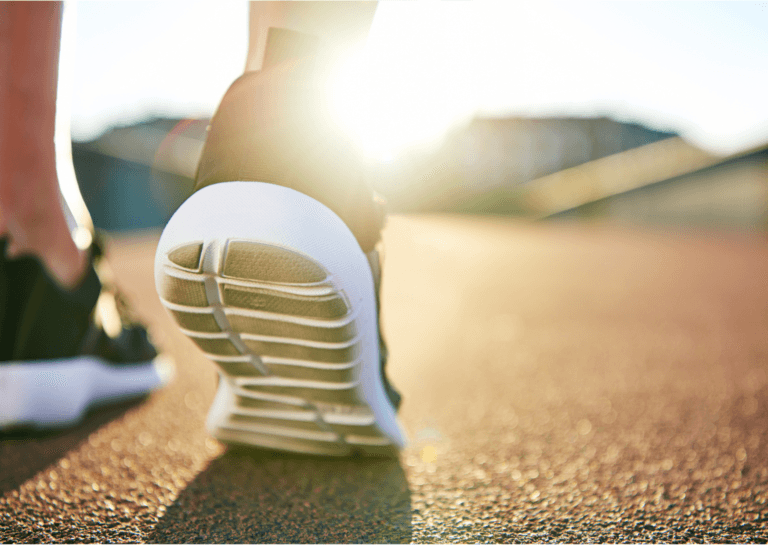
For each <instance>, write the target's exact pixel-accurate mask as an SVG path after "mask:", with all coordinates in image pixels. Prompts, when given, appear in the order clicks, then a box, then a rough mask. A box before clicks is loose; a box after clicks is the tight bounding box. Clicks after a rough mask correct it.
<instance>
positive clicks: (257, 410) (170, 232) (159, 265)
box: [155, 182, 405, 456]
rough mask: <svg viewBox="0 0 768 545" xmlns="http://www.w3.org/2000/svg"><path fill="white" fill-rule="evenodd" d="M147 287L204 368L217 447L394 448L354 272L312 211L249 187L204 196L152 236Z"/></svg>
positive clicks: (371, 322) (370, 297) (369, 307)
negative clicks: (210, 372)
mask: <svg viewBox="0 0 768 545" xmlns="http://www.w3.org/2000/svg"><path fill="white" fill-rule="evenodd" d="M155 282H156V286H157V290H158V294H159V296H160V299H161V301H162V303H163V305H164V306H165V307H166V309H167V310H168V311H169V312H170V314H171V316H172V317H173V318H174V319H175V321H176V322H177V324H178V325H179V327H180V328H181V330H182V332H183V333H184V334H186V335H187V336H188V337H189V338H190V339H191V340H192V341H193V342H194V343H195V344H197V345H198V346H199V347H200V349H201V350H202V351H203V352H204V353H205V354H206V356H207V357H208V358H209V359H211V360H212V361H213V362H214V363H216V364H217V365H218V368H219V376H220V380H219V387H218V391H217V393H216V397H215V399H214V402H213V405H212V407H211V409H210V412H209V414H208V419H207V426H208V429H209V431H210V433H211V434H212V435H213V436H214V437H216V438H217V439H219V440H221V441H224V442H228V443H239V444H247V445H252V446H257V447H262V448H268V449H276V450H286V451H293V452H301V453H306V454H322V455H337V456H345V455H350V454H354V453H363V454H385V455H391V454H393V453H396V452H397V449H398V448H399V447H401V446H403V444H404V443H405V437H404V434H403V432H402V428H401V426H400V424H399V422H398V420H397V416H396V414H395V409H394V407H392V404H391V403H390V401H389V399H388V398H387V395H386V393H385V391H384V386H383V383H382V380H381V375H380V363H379V348H378V326H377V311H376V299H375V293H374V285H373V278H372V275H371V271H370V267H369V264H368V261H367V259H366V257H365V255H364V254H363V252H362V250H361V249H360V247H359V245H358V244H357V241H356V240H355V237H354V236H353V235H352V233H351V232H350V231H349V229H348V228H347V226H346V225H345V224H344V223H343V221H342V220H341V219H340V218H339V217H338V216H336V215H335V214H334V213H333V212H332V211H331V210H330V209H328V208H327V207H325V206H324V205H322V204H321V203H319V202H317V201H315V200H314V199H312V198H310V197H308V196H306V195H304V194H302V193H299V192H297V191H294V190H292V189H288V188H285V187H280V186H276V185H272V184H267V183H260V182H226V183H220V184H215V185H211V186H208V187H205V188H203V189H201V190H200V191H198V192H196V193H195V194H193V195H192V196H191V197H190V198H189V199H188V200H187V201H186V202H185V203H184V204H183V205H182V206H181V207H180V208H179V209H178V210H177V211H176V213H175V214H174V215H173V217H172V218H171V220H170V221H169V222H168V225H167V226H166V228H165V229H164V231H163V234H162V236H161V238H160V241H159V244H158V249H157V254H156V258H155Z"/></svg>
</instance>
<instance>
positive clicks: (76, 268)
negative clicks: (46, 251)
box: [44, 242, 90, 291]
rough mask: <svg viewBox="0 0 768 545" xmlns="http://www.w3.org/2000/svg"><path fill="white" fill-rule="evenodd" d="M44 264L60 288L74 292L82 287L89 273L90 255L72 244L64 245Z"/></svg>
mask: <svg viewBox="0 0 768 545" xmlns="http://www.w3.org/2000/svg"><path fill="white" fill-rule="evenodd" d="M44 262H45V266H46V268H47V269H48V273H49V274H50V276H51V277H52V278H53V279H54V280H55V281H56V283H57V284H58V285H59V287H60V288H61V289H62V290H65V291H73V290H75V289H77V288H78V286H80V284H81V283H82V281H83V279H84V278H85V276H86V273H87V272H88V267H89V265H90V254H89V252H88V251H86V250H81V249H80V248H78V247H77V246H76V245H75V243H74V242H72V243H71V244H65V245H62V247H61V248H60V249H59V251H57V252H56V253H55V254H52V255H51V256H49V257H47V258H46V259H45V260H44Z"/></svg>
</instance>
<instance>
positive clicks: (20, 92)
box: [0, 2, 168, 430]
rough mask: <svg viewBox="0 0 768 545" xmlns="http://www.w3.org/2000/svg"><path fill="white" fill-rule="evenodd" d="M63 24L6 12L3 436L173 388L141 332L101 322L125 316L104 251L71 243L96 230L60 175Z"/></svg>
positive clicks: (0, 334) (0, 260)
mask: <svg viewBox="0 0 768 545" xmlns="http://www.w3.org/2000/svg"><path fill="white" fill-rule="evenodd" d="M61 14H62V5H61V3H54V2H0V81H2V82H3V84H2V85H0V237H1V238H0V430H2V429H5V428H7V427H14V426H20V425H22V426H27V425H29V426H33V427H41V428H45V427H51V426H62V425H67V424H72V423H75V422H77V421H78V420H79V419H80V418H81V417H82V415H83V414H84V413H85V411H86V410H87V409H88V408H89V406H91V405H92V404H93V403H96V402H110V401H117V400H120V399H125V398H127V397H134V396H138V395H144V394H146V393H147V392H148V391H150V390H152V389H154V388H156V387H158V386H160V385H161V384H163V383H164V382H166V381H167V378H168V375H167V371H168V367H167V365H166V364H165V363H163V361H162V360H161V359H159V358H158V357H157V352H156V351H155V349H154V348H153V347H152V345H151V344H150V343H149V341H148V339H147V334H146V330H145V329H144V328H143V327H141V326H138V325H133V324H127V323H123V322H122V321H121V320H120V319H119V318H116V319H113V320H111V321H110V324H109V325H110V326H111V327H109V326H107V324H106V322H105V321H102V320H100V318H101V317H102V315H101V313H100V312H99V310H101V309H103V308H106V307H107V306H108V305H109V302H110V301H111V302H112V308H113V309H115V312H114V313H113V317H115V315H116V314H117V311H116V307H115V303H114V301H115V291H114V290H113V289H112V288H111V287H109V286H103V285H102V280H103V279H104V277H105V275H104V273H103V267H104V266H105V265H106V264H105V263H103V260H102V259H101V257H100V255H101V248H100V246H99V245H98V244H91V243H92V242H93V236H92V235H91V236H85V237H80V238H81V239H82V240H81V243H82V244H81V246H82V247H78V245H77V244H75V241H74V239H73V237H72V234H71V229H78V228H79V227H78V225H77V223H78V222H77V221H76V219H77V220H79V221H80V222H83V223H84V224H85V226H86V227H85V228H87V226H88V224H89V223H90V222H89V218H87V217H79V218H75V217H74V214H73V213H72V212H71V211H69V210H68V209H67V208H65V207H66V204H65V202H64V199H63V196H62V192H61V190H60V188H59V177H58V175H57V166H58V165H57V154H56V148H55V144H54V138H55V136H54V135H55V131H56V100H57V76H58V61H59V49H60V41H59V39H60V33H61ZM65 136H68V135H65ZM59 140H60V141H59V145H62V144H64V145H67V146H68V145H69V144H70V143H69V142H68V141H67V139H66V138H64V139H62V138H59ZM63 155H64V156H66V154H63ZM61 166H64V165H61ZM67 166H68V167H69V168H70V170H71V169H72V166H71V164H70V165H67ZM72 183H73V185H74V184H75V181H74V180H72ZM70 193H71V192H70ZM71 196H72V195H71ZM74 197H76V198H77V197H79V195H74ZM83 208H84V207H83ZM75 213H77V212H75ZM85 214H87V210H85V209H84V210H83V211H80V213H79V214H78V216H84V215H85ZM67 216H69V219H71V220H73V221H71V222H68V217H67ZM97 269H98V272H97ZM108 332H109V333H108Z"/></svg>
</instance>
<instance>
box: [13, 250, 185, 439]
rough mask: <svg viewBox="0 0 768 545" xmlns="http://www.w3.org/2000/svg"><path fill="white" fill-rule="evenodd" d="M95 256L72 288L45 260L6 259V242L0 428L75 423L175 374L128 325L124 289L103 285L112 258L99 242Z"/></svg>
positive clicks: (140, 331)
mask: <svg viewBox="0 0 768 545" xmlns="http://www.w3.org/2000/svg"><path fill="white" fill-rule="evenodd" d="M93 253H94V266H92V267H89V270H88V273H87V274H86V277H85V279H84V280H83V282H82V283H81V285H80V286H79V287H78V288H77V289H75V290H73V291H71V292H70V291H64V290H62V289H60V288H59V287H58V286H57V285H56V283H55V282H54V281H53V280H52V279H51V278H50V277H49V276H48V274H47V273H46V271H45V269H44V268H43V267H42V265H41V264H40V262H39V261H38V260H36V259H33V258H29V257H25V258H20V259H15V260H8V259H6V258H5V257H4V256H5V241H2V242H0V430H2V429H8V428H15V427H32V428H52V427H62V426H67V425H72V424H75V423H77V422H78V421H79V420H80V419H81V418H82V416H83V415H84V414H85V413H86V412H87V411H88V409H89V408H92V407H94V406H97V405H103V404H108V403H114V402H119V401H124V400H126V399H130V398H134V397H140V396H142V395H144V394H146V393H148V392H150V391H151V390H153V389H155V388H158V387H160V386H162V385H163V384H166V383H167V382H168V380H169V379H170V376H171V374H172V366H171V363H170V362H169V361H168V360H167V359H165V358H163V357H160V356H158V354H157V352H156V351H155V349H154V347H153V346H152V345H151V343H150V342H149V340H148V339H147V332H146V330H145V329H144V328H143V327H141V326H140V325H137V324H135V323H129V321H128V320H127V316H128V313H127V311H126V308H125V304H124V302H123V301H122V299H121V298H120V296H119V294H118V293H117V291H116V290H114V288H107V287H102V282H101V280H100V278H99V274H98V273H97V272H96V270H97V269H99V270H101V269H103V268H105V267H106V263H102V262H101V261H102V260H101V257H100V255H101V252H100V250H99V249H98V247H97V246H94V252H93ZM105 329H106V331H105ZM107 331H109V333H107Z"/></svg>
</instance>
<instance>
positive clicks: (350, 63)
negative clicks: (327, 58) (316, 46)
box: [328, 49, 466, 162]
mask: <svg viewBox="0 0 768 545" xmlns="http://www.w3.org/2000/svg"><path fill="white" fill-rule="evenodd" d="M328 93H329V96H328V99H329V104H330V106H331V114H332V116H333V117H334V120H335V122H336V123H338V124H339V125H341V126H342V127H343V128H344V129H345V130H346V131H348V133H349V134H350V135H351V136H352V138H353V139H354V140H355V141H356V143H357V144H358V146H359V147H360V148H361V149H362V151H363V153H364V155H365V156H366V158H367V159H368V160H372V161H380V162H389V161H392V160H394V159H396V158H397V157H398V156H400V155H401V154H403V153H404V152H406V151H410V150H414V149H424V148H430V147H434V146H437V145H439V143H440V141H441V139H442V137H443V136H444V135H445V133H446V132H447V130H448V129H449V128H450V127H451V126H452V125H454V124H455V123H456V122H457V121H459V120H460V119H461V118H463V117H465V116H466V108H462V107H461V105H460V104H458V103H456V101H455V100H452V99H454V98H455V97H456V96H457V95H456V94H454V95H446V93H445V92H444V90H442V89H436V88H435V86H434V85H432V84H430V82H429V81H428V78H425V77H424V74H420V73H419V70H418V68H414V67H409V66H403V67H402V69H401V70H400V71H399V73H397V74H395V75H393V73H392V71H391V70H381V63H378V62H375V60H373V59H372V58H371V56H370V54H369V51H368V50H367V49H363V50H361V51H358V52H356V53H355V54H351V55H349V56H347V57H346V58H345V59H343V60H342V61H340V62H339V63H338V65H337V67H336V69H335V70H334V71H333V75H332V77H331V78H330V80H329V86H328ZM446 96H448V97H450V98H449V99H448V100H446Z"/></svg>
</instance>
